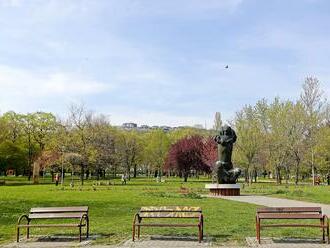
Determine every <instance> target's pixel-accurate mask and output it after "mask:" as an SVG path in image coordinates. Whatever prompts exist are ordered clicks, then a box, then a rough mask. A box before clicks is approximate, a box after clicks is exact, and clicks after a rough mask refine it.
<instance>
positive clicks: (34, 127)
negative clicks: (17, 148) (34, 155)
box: [24, 112, 57, 183]
mask: <svg viewBox="0 0 330 248" xmlns="http://www.w3.org/2000/svg"><path fill="white" fill-rule="evenodd" d="M24 124H25V131H26V132H27V134H28V139H29V138H31V137H30V135H32V136H33V139H34V140H35V141H36V142H37V143H38V145H39V148H40V153H41V154H42V152H43V151H44V150H45V148H46V144H47V143H48V142H49V141H50V140H51V137H52V136H53V135H54V133H55V131H56V128H57V121H56V117H55V116H54V115H53V114H52V113H46V112H36V113H33V114H30V115H28V116H26V117H25V118H24ZM29 149H31V147H30V146H29ZM29 152H31V151H29ZM30 162H31V161H30ZM34 165H35V166H36V168H33V180H34V183H37V182H38V177H39V169H40V167H39V166H38V163H34Z"/></svg>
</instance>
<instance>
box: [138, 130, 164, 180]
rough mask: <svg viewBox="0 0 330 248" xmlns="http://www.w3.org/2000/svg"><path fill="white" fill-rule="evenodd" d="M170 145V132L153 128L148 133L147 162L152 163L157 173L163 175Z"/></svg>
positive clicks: (145, 153)
mask: <svg viewBox="0 0 330 248" xmlns="http://www.w3.org/2000/svg"><path fill="white" fill-rule="evenodd" d="M169 147H170V139H169V137H168V134H167V133H165V132H164V131H163V130H160V129H158V130H153V131H151V132H150V133H147V135H146V142H145V146H144V158H145V162H146V163H148V164H151V165H152V168H153V169H154V170H155V175H156V174H157V175H159V176H160V177H161V176H162V171H163V166H164V163H165V159H166V156H167V153H168V150H169Z"/></svg>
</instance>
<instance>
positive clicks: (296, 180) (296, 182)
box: [294, 160, 300, 185]
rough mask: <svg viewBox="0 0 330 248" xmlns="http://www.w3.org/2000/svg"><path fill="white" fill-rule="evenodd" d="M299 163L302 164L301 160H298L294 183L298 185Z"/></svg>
mask: <svg viewBox="0 0 330 248" xmlns="http://www.w3.org/2000/svg"><path fill="white" fill-rule="evenodd" d="M299 164H300V161H299V160H296V173H295V174H296V177H295V179H294V184H295V185H298V180H299Z"/></svg>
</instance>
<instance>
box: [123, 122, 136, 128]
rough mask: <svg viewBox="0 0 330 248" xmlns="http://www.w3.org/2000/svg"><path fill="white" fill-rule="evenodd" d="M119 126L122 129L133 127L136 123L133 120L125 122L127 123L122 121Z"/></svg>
mask: <svg viewBox="0 0 330 248" xmlns="http://www.w3.org/2000/svg"><path fill="white" fill-rule="evenodd" d="M121 127H122V128H124V129H134V128H137V124H136V123H133V122H127V123H123V125H122V126H121Z"/></svg>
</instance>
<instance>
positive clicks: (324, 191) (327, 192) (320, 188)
mask: <svg viewBox="0 0 330 248" xmlns="http://www.w3.org/2000/svg"><path fill="white" fill-rule="evenodd" d="M242 192H243V193H245V194H256V195H268V196H273V197H281V198H287V199H294V200H300V201H308V202H318V203H324V204H330V186H328V185H316V186H312V185H311V184H298V185H294V184H288V185H286V184H281V185H277V184H276V183H275V182H274V183H272V182H267V183H266V182H265V183H263V182H259V183H253V184H251V185H250V186H248V185H245V186H244V188H243V190H242Z"/></svg>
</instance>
